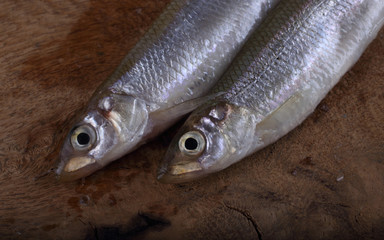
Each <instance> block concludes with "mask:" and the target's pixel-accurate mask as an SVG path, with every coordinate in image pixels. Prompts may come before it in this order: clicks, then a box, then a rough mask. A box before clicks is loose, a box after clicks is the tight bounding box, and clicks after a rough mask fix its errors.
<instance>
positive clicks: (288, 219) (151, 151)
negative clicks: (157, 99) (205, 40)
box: [0, 0, 384, 239]
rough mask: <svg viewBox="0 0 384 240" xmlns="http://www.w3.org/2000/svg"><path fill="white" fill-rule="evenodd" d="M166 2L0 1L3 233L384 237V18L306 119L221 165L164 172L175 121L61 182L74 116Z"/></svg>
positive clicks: (90, 236)
mask: <svg viewBox="0 0 384 240" xmlns="http://www.w3.org/2000/svg"><path fill="white" fill-rule="evenodd" d="M167 2H168V0H164V1H161V0H157V1H150V0H145V1H139V0H125V1H112V2H111V1H95V0H92V1H86V0H78V1H57V0H51V1H38V0H33V1H11V0H5V1H2V2H1V3H0V49H1V54H0V83H1V88H0V106H1V115H0V182H1V191H0V233H1V237H0V238H1V239H142V238H146V239H202V238H204V239H257V238H262V239H292V238H295V239H333V238H339V239H361V238H374V239H383V238H384V208H383V203H384V137H383V136H384V124H383V122H384V81H383V78H384V30H382V31H381V32H380V33H379V35H378V37H377V38H376V40H375V41H374V42H373V43H372V44H371V45H370V46H369V48H368V49H367V51H366V52H365V53H364V55H363V56H362V57H361V59H360V60H359V62H358V63H357V64H356V65H355V66H354V67H353V68H352V69H351V70H350V71H349V72H348V73H347V74H346V75H345V76H344V77H343V79H342V80H341V81H340V83H339V84H338V85H337V86H336V87H335V88H334V89H333V90H332V91H331V93H330V94H329V95H328V96H327V97H326V99H325V100H324V101H323V102H322V103H321V104H320V105H319V107H318V108H317V109H316V111H315V112H314V113H313V114H312V115H311V116H310V117H309V118H308V119H307V120H306V121H305V122H304V123H303V124H302V125H300V126H299V127H298V128H297V129H295V130H294V131H292V132H291V133H289V134H288V135H287V136H285V137H284V138H283V139H281V140H280V141H278V142H277V143H275V144H273V145H271V146H269V147H267V148H266V149H264V150H262V151H260V152H258V153H256V154H254V155H252V156H251V157H248V158H247V159H244V160H243V161H241V162H239V163H238V164H236V165H234V166H232V167H230V168H228V169H226V170H225V171H223V172H220V173H218V174H215V175H212V176H210V177H208V178H206V179H202V180H200V181H196V182H193V183H188V184H179V185H164V184H160V183H158V182H157V181H156V179H155V172H156V167H157V164H158V162H159V161H160V160H161V158H162V156H163V155H164V153H165V150H166V148H167V145H168V143H169V140H170V139H171V138H172V135H173V134H174V132H175V130H176V129H177V126H175V127H174V128H173V129H171V130H169V131H168V132H167V133H165V134H163V135H162V136H160V137H159V138H158V139H156V140H155V141H153V142H152V143H150V144H147V145H145V146H143V147H141V148H140V149H138V150H137V151H135V152H134V153H132V154H130V155H127V156H125V157H123V158H122V159H121V160H119V161H117V162H115V163H113V164H111V165H109V166H108V167H107V168H105V169H103V170H101V171H99V172H97V173H95V174H93V175H92V176H90V177H88V178H86V179H85V180H84V181H77V182H72V183H60V182H57V181H56V179H55V176H54V174H53V173H52V172H50V169H52V168H53V167H55V166H56V164H57V161H58V159H57V154H58V150H59V147H60V141H61V140H62V138H63V137H64V135H65V134H66V132H67V131H68V129H69V128H70V126H71V119H72V117H73V116H74V114H75V113H76V112H77V111H78V110H79V109H80V108H82V107H83V106H85V105H86V103H87V100H88V99H89V97H90V95H91V94H92V93H93V91H94V90H95V89H96V87H97V86H98V84H100V83H101V82H103V81H104V80H105V79H106V78H107V77H108V75H109V74H111V73H112V71H113V70H114V68H115V67H116V66H117V65H118V63H119V62H120V60H121V59H122V58H123V56H124V55H125V54H126V53H127V52H128V51H129V49H130V48H132V47H133V46H134V44H135V43H136V42H137V40H138V39H139V38H140V36H142V34H143V33H144V32H145V30H146V29H147V28H148V27H149V26H150V24H151V22H152V21H153V20H154V19H155V18H156V17H157V16H158V15H159V14H160V13H161V11H162V9H163V8H164V6H165V5H166V3H167Z"/></svg>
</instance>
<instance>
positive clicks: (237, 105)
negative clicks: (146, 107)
mask: <svg viewBox="0 0 384 240" xmlns="http://www.w3.org/2000/svg"><path fill="white" fill-rule="evenodd" d="M383 23H384V1H383V0H321V1H319V0H284V1H281V2H280V3H279V4H278V5H277V7H276V8H275V9H274V10H273V11H272V12H271V13H270V14H269V15H268V16H267V18H266V19H265V21H264V22H263V23H262V24H261V25H260V26H259V28H258V29H257V30H256V31H255V32H254V33H253V34H252V36H251V37H250V39H249V40H248V41H247V43H246V44H245V45H244V47H243V48H242V50H241V51H240V52H239V54H238V56H237V57H236V58H235V59H234V61H233V62H232V64H231V66H230V67H229V68H228V70H227V71H226V73H225V74H224V75H223V76H222V78H221V79H220V80H219V82H218V83H217V84H216V85H215V87H214V88H213V90H212V91H211V92H212V94H215V93H222V94H220V95H219V96H217V97H216V98H215V99H213V100H211V101H209V102H208V103H206V104H204V105H203V106H200V107H199V108H197V109H196V110H194V111H193V112H192V114H191V115H190V117H189V118H188V119H187V121H186V122H185V124H184V125H183V126H182V127H181V128H180V130H179V132H178V133H177V134H176V136H175V138H174V139H173V140H172V143H171V145H170V147H169V149H168V151H167V154H166V156H165V158H164V160H163V162H162V163H161V165H160V167H159V172H158V178H159V180H160V181H163V182H174V183H176V182H186V181H190V180H193V179H196V178H199V177H202V176H206V175H207V174H209V173H212V172H216V171H219V170H221V169H224V168H226V167H228V166H230V165H231V164H233V163H235V162H237V161H240V160H241V159H242V158H244V157H245V156H247V155H249V154H251V153H253V152H255V151H257V150H259V149H261V148H263V147H265V146H267V145H268V144H270V143H272V142H274V141H276V140H278V139H279V138H280V137H282V136H283V135H285V134H286V133H287V132H289V131H290V130H292V129H293V128H294V127H296V126H297V125H299V124H300V123H301V122H302V121H303V120H304V119H305V118H306V117H307V116H308V115H309V114H310V113H311V112H312V111H313V110H314V109H315V107H316V106H317V104H318V103H319V102H320V101H321V100H322V99H323V98H324V96H325V95H326V94H327V93H328V91H330V89H331V88H332V87H333V86H334V85H335V84H336V83H337V82H338V81H339V79H340V78H341V76H342V75H343V74H344V73H345V72H346V71H347V70H348V69H349V68H350V67H351V66H352V65H353V64H354V63H355V62H356V61H357V59H358V58H359V57H360V55H361V54H362V52H363V51H364V49H365V48H366V47H367V45H368V44H369V43H370V42H371V41H372V40H373V39H374V37H375V36H376V35H377V33H378V31H379V29H380V28H381V27H382V25H383ZM217 116H220V117H219V118H218V117H217ZM186 140H189V141H194V142H195V145H196V146H197V147H196V148H195V149H193V148H191V147H190V146H188V145H187V144H186ZM200 146H204V147H200Z"/></svg>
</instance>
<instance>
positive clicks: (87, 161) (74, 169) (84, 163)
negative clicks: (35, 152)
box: [56, 157, 102, 182]
mask: <svg viewBox="0 0 384 240" xmlns="http://www.w3.org/2000/svg"><path fill="white" fill-rule="evenodd" d="M101 167H102V166H100V165H99V164H98V163H97V161H96V159H94V158H91V157H75V158H71V159H70V160H69V161H68V162H67V163H66V164H65V165H64V166H61V167H59V168H58V169H57V170H56V174H57V179H58V180H59V181H63V182H67V181H73V180H76V179H80V178H83V177H86V176H88V175H90V174H92V173H93V172H95V171H96V170H98V169H100V168H101Z"/></svg>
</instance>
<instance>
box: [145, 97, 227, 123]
mask: <svg viewBox="0 0 384 240" xmlns="http://www.w3.org/2000/svg"><path fill="white" fill-rule="evenodd" d="M222 94H223V93H222V92H219V93H215V94H210V95H207V96H203V97H198V98H194V99H191V100H187V101H185V102H182V103H180V104H177V105H175V106H172V107H169V108H164V109H161V110H157V111H154V112H152V113H150V119H151V120H152V121H154V122H157V123H158V122H162V121H168V120H169V119H179V118H181V117H182V116H184V115H186V114H187V113H190V112H192V111H193V110H195V109H196V108H197V107H199V106H201V105H203V104H204V103H206V102H208V101H210V100H212V99H215V98H216V97H218V96H220V95H222Z"/></svg>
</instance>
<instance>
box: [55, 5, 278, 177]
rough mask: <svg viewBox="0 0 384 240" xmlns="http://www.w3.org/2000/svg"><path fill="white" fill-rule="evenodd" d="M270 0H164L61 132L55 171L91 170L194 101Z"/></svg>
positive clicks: (64, 174)
mask: <svg viewBox="0 0 384 240" xmlns="http://www.w3.org/2000/svg"><path fill="white" fill-rule="evenodd" d="M277 2H278V0H175V1H173V2H171V3H170V4H169V6H168V7H167V8H166V10H165V11H164V12H163V14H162V15H161V16H160V17H159V18H158V19H157V20H156V22H155V23H154V24H153V25H152V27H151V28H150V29H149V31H148V32H147V33H146V34H145V35H144V36H143V38H142V39H141V40H140V41H139V42H138V44H137V45H136V46H135V47H134V48H133V49H132V50H131V51H130V52H129V54H128V55H127V56H126V57H125V59H124V60H123V61H122V63H121V64H120V66H119V67H118V68H117V70H116V71H115V72H114V73H113V74H112V76H111V77H110V78H109V79H108V80H107V81H106V82H104V83H103V84H102V85H101V86H100V87H99V88H98V89H97V90H96V92H95V93H94V95H93V97H92V99H91V100H90V103H89V106H88V109H87V110H86V112H85V113H84V114H83V115H82V116H81V117H80V119H79V121H78V123H77V124H76V125H75V126H74V128H73V129H72V130H71V131H70V132H69V134H68V137H67V139H66V140H65V142H64V146H63V148H62V151H61V154H60V157H61V161H60V163H59V166H58V168H57V171H56V172H57V174H58V175H59V178H60V179H61V180H74V179H77V178H81V177H85V176H87V175H89V174H91V173H93V172H94V171H96V170H98V169H100V168H102V167H103V166H105V165H107V164H108V163H110V162H112V161H114V160H116V159H118V158H120V157H122V156H123V155H125V154H127V153H129V152H131V151H132V150H134V149H135V148H137V147H138V146H140V145H141V144H143V143H144V142H145V141H148V139H150V138H152V137H154V136H156V135H157V134H158V133H160V132H161V131H163V130H164V129H166V128H167V127H169V126H170V125H171V124H173V123H174V122H175V121H176V120H177V119H179V118H180V117H181V116H183V115H185V114H186V113H188V112H190V111H192V110H193V109H194V108H196V107H197V105H198V103H199V101H194V100H191V99H196V98H199V97H201V96H203V95H205V94H206V93H207V91H209V89H210V88H211V87H212V86H213V85H214V83H215V82H216V81H217V80H218V79H219V77H220V76H221V75H222V74H223V73H224V71H225V69H226V68H227V67H228V66H229V64H230V62H231V61H232V60H233V58H234V57H235V55H236V54H237V53H238V51H239V50H240V48H241V46H242V45H243V43H244V42H245V40H246V39H247V38H248V36H249V35H250V32H251V31H253V30H254V29H255V28H256V27H257V26H258V24H259V23H260V22H261V20H262V19H263V18H264V16H266V13H267V11H268V10H269V9H271V8H272V7H273V6H274V5H275V4H276V3H277ZM189 100H191V101H189ZM200 102H201V100H200ZM175 106H178V107H175Z"/></svg>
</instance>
